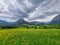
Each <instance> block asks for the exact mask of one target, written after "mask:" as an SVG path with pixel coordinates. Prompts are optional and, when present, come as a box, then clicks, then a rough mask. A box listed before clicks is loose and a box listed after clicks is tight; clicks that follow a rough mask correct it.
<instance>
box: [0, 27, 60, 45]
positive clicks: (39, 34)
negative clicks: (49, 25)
mask: <svg viewBox="0 0 60 45" xmlns="http://www.w3.org/2000/svg"><path fill="white" fill-rule="evenodd" d="M0 45H60V29H24V28H14V29H0Z"/></svg>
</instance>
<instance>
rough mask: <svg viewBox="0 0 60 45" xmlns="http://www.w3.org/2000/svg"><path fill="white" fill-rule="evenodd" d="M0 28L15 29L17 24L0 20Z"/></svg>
mask: <svg viewBox="0 0 60 45" xmlns="http://www.w3.org/2000/svg"><path fill="white" fill-rule="evenodd" d="M0 26H3V27H17V24H16V23H15V22H6V21H3V20H0Z"/></svg>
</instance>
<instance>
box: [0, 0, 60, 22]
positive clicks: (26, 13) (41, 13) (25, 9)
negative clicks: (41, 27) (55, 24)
mask: <svg viewBox="0 0 60 45" xmlns="http://www.w3.org/2000/svg"><path fill="white" fill-rule="evenodd" d="M59 14H60V0H0V20H4V21H7V22H16V21H17V20H20V19H24V20H26V21H29V22H33V21H37V22H50V21H51V20H53V18H55V17H56V16H58V15H59Z"/></svg>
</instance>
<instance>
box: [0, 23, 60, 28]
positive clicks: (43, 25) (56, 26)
mask: <svg viewBox="0 0 60 45" xmlns="http://www.w3.org/2000/svg"><path fill="white" fill-rule="evenodd" d="M6 28H8V29H11V28H26V29H31V28H33V29H60V24H34V25H31V24H21V25H19V26H18V25H17V26H0V29H6Z"/></svg>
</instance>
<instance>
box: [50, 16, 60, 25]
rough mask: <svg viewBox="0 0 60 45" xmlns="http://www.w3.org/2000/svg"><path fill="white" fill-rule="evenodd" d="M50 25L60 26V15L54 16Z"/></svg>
mask: <svg viewBox="0 0 60 45" xmlns="http://www.w3.org/2000/svg"><path fill="white" fill-rule="evenodd" d="M50 23H51V24H60V15H58V16H56V17H55V18H54V19H53V20H52V21H51V22H50Z"/></svg>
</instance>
